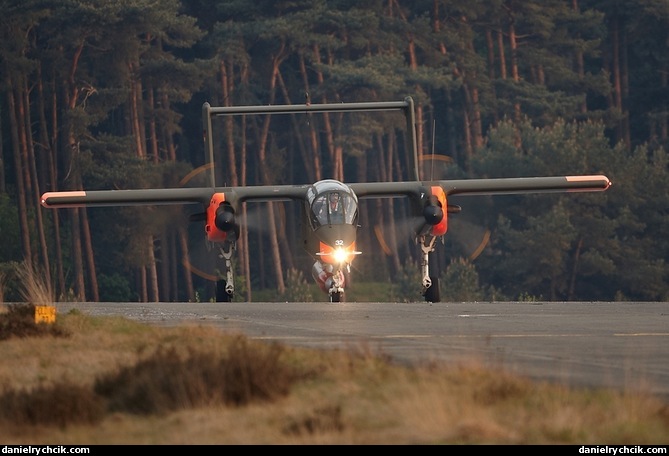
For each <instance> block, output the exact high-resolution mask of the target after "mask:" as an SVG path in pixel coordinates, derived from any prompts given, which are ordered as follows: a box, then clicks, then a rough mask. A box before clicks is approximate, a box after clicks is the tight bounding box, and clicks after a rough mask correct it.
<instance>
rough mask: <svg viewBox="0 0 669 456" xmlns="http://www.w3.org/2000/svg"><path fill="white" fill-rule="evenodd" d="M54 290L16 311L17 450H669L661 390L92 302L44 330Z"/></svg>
mask: <svg viewBox="0 0 669 456" xmlns="http://www.w3.org/2000/svg"><path fill="white" fill-rule="evenodd" d="M26 283H27V284H30V283H31V282H30V281H29V280H27V281H26ZM34 283H36V282H34ZM45 290H47V289H46V288H44V287H41V286H39V287H35V288H33V289H32V291H29V292H27V293H26V304H14V305H11V306H6V307H5V308H4V310H3V312H2V313H0V353H2V358H3V359H2V363H1V364H0V441H2V442H3V444H22V445H25V444H32V445H39V444H50V445H53V444H71V445H86V444H428V445H431V444H578V445H588V444H590V445H601V444H608V445H631V444H646V445H666V444H668V443H669V405H668V404H667V403H666V402H664V401H663V400H661V399H660V398H657V397H653V396H651V395H645V394H639V393H626V392H621V391H615V390H606V389H602V390H593V389H570V388H568V387H566V386H563V385H554V384H549V383H541V382H534V381H531V380H529V379H527V378H524V377H521V376H518V375H515V374H511V373H507V372H504V371H499V370H495V371H492V370H489V369H486V368H483V367H482V366H479V365H476V364H466V365H465V364H436V363H433V364H429V365H424V366H417V367H407V366H404V365H399V364H396V363H394V362H393V360H392V359H390V358H388V357H387V356H384V354H383V353H374V352H372V351H371V350H369V349H367V348H366V347H365V346H359V347H356V348H351V349H348V350H333V351H319V350H311V349H305V348H296V347H289V346H285V345H282V344H278V343H271V344H269V343H266V342H262V341H257V340H252V339H249V338H247V337H245V336H244V335H243V334H233V333H224V332H223V331H221V330H220V329H216V328H213V327H209V326H195V325H185V326H180V327H157V326H151V325H146V324H143V323H140V322H136V321H131V320H129V319H125V318H122V317H91V316H87V315H84V314H82V313H81V312H78V311H76V310H73V311H70V312H68V313H67V314H64V315H60V314H59V315H57V320H56V322H55V323H53V324H47V323H35V321H34V318H33V312H34V304H32V303H33V302H34V303H44V302H46V301H47V299H49V298H48V296H46V295H44V293H45ZM38 295H39V296H38ZM26 328H30V329H26Z"/></svg>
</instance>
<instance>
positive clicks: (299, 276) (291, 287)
mask: <svg viewBox="0 0 669 456" xmlns="http://www.w3.org/2000/svg"><path fill="white" fill-rule="evenodd" d="M282 299H284V300H285V301H287V302H311V301H313V300H314V298H313V295H312V294H311V287H310V285H309V282H307V280H306V279H305V278H304V274H303V273H302V271H301V270H299V269H295V268H291V269H288V270H287V271H286V291H285V293H284V294H283V296H282Z"/></svg>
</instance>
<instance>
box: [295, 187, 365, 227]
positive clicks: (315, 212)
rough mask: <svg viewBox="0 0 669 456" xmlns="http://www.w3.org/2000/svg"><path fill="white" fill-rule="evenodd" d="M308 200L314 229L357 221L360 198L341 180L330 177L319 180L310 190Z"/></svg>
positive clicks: (351, 223) (350, 223)
mask: <svg viewBox="0 0 669 456" xmlns="http://www.w3.org/2000/svg"><path fill="white" fill-rule="evenodd" d="M307 202H308V204H309V207H310V210H311V217H310V219H311V224H312V226H313V227H314V229H315V228H318V227H319V226H323V225H340V224H349V225H354V224H356V223H357V220H358V198H357V196H356V195H355V193H353V192H352V191H351V189H350V188H349V187H348V186H346V185H344V184H342V183H341V182H338V181H334V180H329V179H326V180H323V181H319V182H317V183H316V184H314V185H313V186H312V187H311V189H310V190H309V193H308V198H307Z"/></svg>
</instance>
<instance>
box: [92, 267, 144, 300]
mask: <svg viewBox="0 0 669 456" xmlns="http://www.w3.org/2000/svg"><path fill="white" fill-rule="evenodd" d="M98 286H99V288H100V290H99V291H100V300H101V301H108V302H130V301H134V300H135V298H136V297H135V296H134V293H133V291H132V289H131V288H130V283H129V282H128V279H127V276H124V275H122V274H119V273H114V274H110V275H107V274H98Z"/></svg>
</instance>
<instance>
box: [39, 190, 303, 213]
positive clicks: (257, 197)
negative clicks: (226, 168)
mask: <svg viewBox="0 0 669 456" xmlns="http://www.w3.org/2000/svg"><path fill="white" fill-rule="evenodd" d="M307 188H308V186H306V185H302V186H296V185H275V186H271V185H267V186H256V187H219V188H211V187H202V188H163V189H140V190H93V191H86V190H80V191H63V192H47V193H44V194H43V195H42V200H41V204H42V206H44V207H47V208H66V207H83V206H140V205H157V204H191V203H199V204H202V205H203V206H204V207H207V206H208V205H209V203H210V201H211V200H212V197H213V196H214V195H215V194H224V195H225V201H227V202H229V203H230V204H233V205H236V204H239V203H242V202H244V201H282V200H283V201H287V200H296V199H297V200H301V199H304V198H306V193H307Z"/></svg>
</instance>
